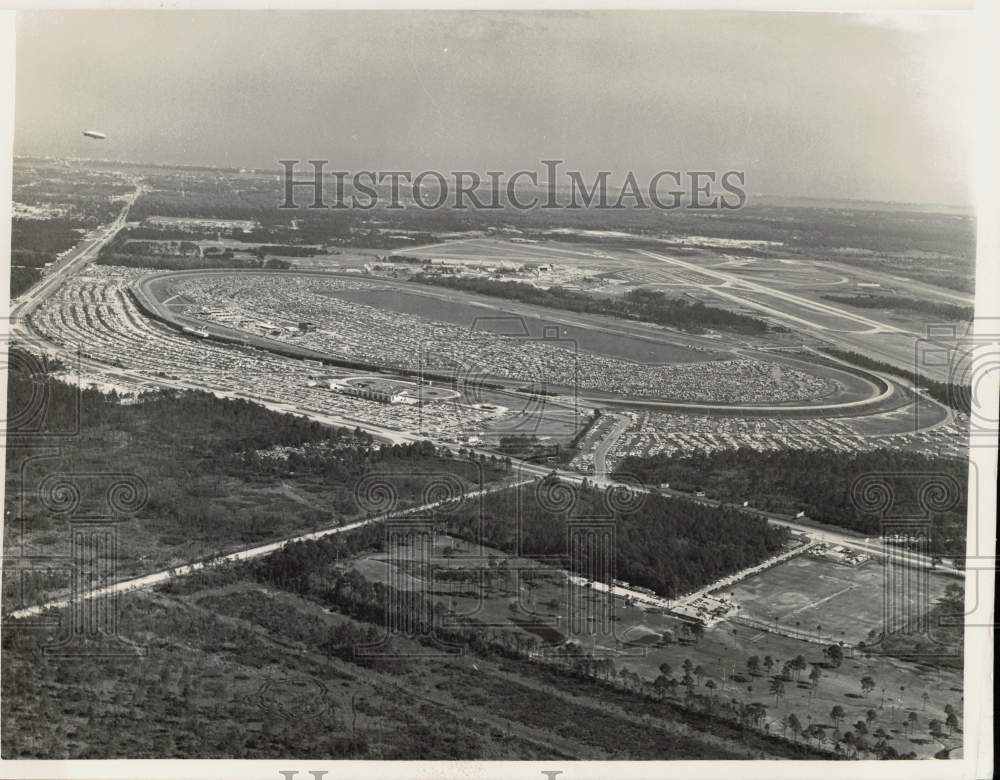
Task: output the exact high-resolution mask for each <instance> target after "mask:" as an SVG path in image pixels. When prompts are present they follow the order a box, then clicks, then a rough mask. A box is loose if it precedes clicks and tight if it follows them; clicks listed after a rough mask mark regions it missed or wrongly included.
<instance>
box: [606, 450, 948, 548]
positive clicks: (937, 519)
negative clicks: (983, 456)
mask: <svg viewBox="0 0 1000 780" xmlns="http://www.w3.org/2000/svg"><path fill="white" fill-rule="evenodd" d="M617 474H619V475H628V476H631V477H638V478H639V479H640V480H642V481H643V482H644V483H646V484H651V485H659V484H663V483H669V484H670V485H671V487H674V488H679V489H698V490H703V491H705V493H706V495H707V496H709V497H710V498H715V499H718V500H720V501H723V502H730V503H742V502H743V501H749V502H750V505H751V506H753V507H756V508H758V509H763V510H766V511H773V512H779V513H785V514H795V513H796V512H799V511H804V512H805V513H806V514H807V515H808V516H809V517H810V518H811V519H812V520H815V521H818V522H821V523H829V524H830V525H835V526H840V527H842V528H847V529H850V530H852V531H858V532H860V533H863V534H866V535H876V534H878V533H879V528H880V526H879V521H880V518H879V515H878V514H877V513H875V512H872V511H867V510H866V508H865V506H864V502H863V501H860V500H859V499H858V496H854V495H852V491H851V486H852V484H853V483H854V482H855V480H856V479H858V478H860V477H862V476H863V475H885V480H886V482H887V483H888V484H889V489H890V490H891V491H892V493H893V494H894V501H895V504H894V505H893V507H892V512H893V513H894V514H895V513H899V516H909V517H922V516H924V512H923V511H922V509H921V508H920V506H919V491H920V489H921V488H922V487H923V486H924V485H926V484H927V483H928V481H929V480H930V478H931V477H933V475H935V474H943V475H945V477H946V478H950V480H949V483H950V484H953V485H957V486H959V488H960V495H955V496H950V495H949V496H947V499H948V501H947V502H946V503H945V505H946V506H947V505H948V504H950V506H948V508H947V509H945V510H943V511H938V512H934V513H933V514H932V520H933V532H932V533H933V537H932V548H933V550H934V551H935V552H936V553H937V554H939V555H962V554H963V553H964V551H965V523H966V518H965V513H966V497H965V485H966V480H967V476H968V465H967V464H966V463H964V462H963V461H960V460H953V459H947V458H931V457H927V456H926V455H920V454H917V453H913V452H902V451H898V450H888V449H887V450H875V451H873V452H864V453H855V454H850V455H846V454H844V453H840V452H833V451H822V450H821V451H811V450H802V451H800V450H785V451H780V452H755V451H753V450H747V449H740V450H724V451H718V452H712V453H708V454H697V455H688V456H684V457H676V456H669V455H654V456H651V457H628V458H625V459H623V460H622V462H621V464H620V465H619V467H618V469H617ZM922 475H926V478H922Z"/></svg>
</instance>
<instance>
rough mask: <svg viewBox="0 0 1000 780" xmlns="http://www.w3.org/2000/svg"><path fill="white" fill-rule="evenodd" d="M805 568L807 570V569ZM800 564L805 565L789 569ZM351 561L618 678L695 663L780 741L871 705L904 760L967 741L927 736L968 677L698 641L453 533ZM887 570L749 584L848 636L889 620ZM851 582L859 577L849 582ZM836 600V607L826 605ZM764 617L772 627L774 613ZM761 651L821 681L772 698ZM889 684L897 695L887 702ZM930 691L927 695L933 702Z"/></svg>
mask: <svg viewBox="0 0 1000 780" xmlns="http://www.w3.org/2000/svg"><path fill="white" fill-rule="evenodd" d="M803 561H805V566H801V563H802V562H803ZM795 564H800V566H801V568H799V569H798V570H796V569H794V568H789V567H790V566H794V565H795ZM351 565H352V566H353V567H355V568H356V569H357V570H358V571H359V572H360V573H363V575H364V576H365V577H366V578H368V579H371V580H373V581H377V582H381V583H383V584H386V585H390V586H391V587H395V588H401V589H404V590H416V591H421V592H423V593H424V594H426V595H428V596H430V597H431V598H432V599H433V600H435V601H438V602H440V604H441V605H442V606H441V609H442V610H443V611H444V612H445V614H446V618H445V620H446V625H447V624H448V622H449V621H456V622H460V621H464V620H470V619H471V620H474V621H475V622H476V623H478V624H479V625H481V626H483V627H484V628H488V629H489V630H491V631H504V632H508V631H509V632H515V633H517V634H520V635H522V636H525V637H530V638H531V641H533V642H535V643H536V646H537V647H538V648H539V649H547V650H548V651H550V652H552V651H556V652H558V648H559V646H560V645H561V644H562V643H563V642H566V641H573V642H575V643H576V644H577V645H579V646H580V647H581V648H582V649H583V650H584V651H585V652H588V653H590V654H592V655H593V656H594V657H595V658H598V659H610V660H611V661H612V662H613V664H614V668H615V669H616V671H617V673H619V674H621V673H622V672H623V671H625V670H628V671H629V672H633V673H636V674H638V675H639V677H640V678H642V679H643V680H645V681H647V682H652V681H653V680H655V679H656V678H657V677H658V676H659V675H661V674H662V668H661V667H662V665H663V664H667V665H668V666H669V667H670V670H671V671H670V674H671V675H672V676H673V677H674V679H676V680H678V681H680V679H681V678H682V677H683V675H684V669H683V666H684V663H685V661H689V662H690V664H691V668H692V670H694V671H696V672H698V680H697V685H696V686H695V688H696V690H697V689H700V690H701V691H702V692H704V691H706V690H707V689H706V683H707V682H708V681H709V680H711V681H712V683H713V685H714V686H715V688H714V692H715V696H716V697H718V699H719V701H730V700H736V701H737V702H739V703H744V704H747V703H751V702H755V703H759V704H762V705H764V706H765V707H766V709H767V716H766V721H767V722H768V723H769V724H770V731H771V733H781V732H782V719H783V718H784V717H785V716H787V715H789V714H793V713H794V714H795V715H796V716H797V717H798V719H799V720H800V721H801V723H802V724H803V725H805V724H806V723H807V722H810V721H811V722H812V723H816V724H818V725H823V726H824V727H825V728H826V731H827V732H828V733H832V732H833V731H834V730H835V727H836V724H835V723H834V722H833V720H832V719H831V717H830V712H831V709H832V708H833V707H834V706H835V705H839V706H841V707H842V708H843V709H844V711H845V718H844V722H843V723H842V724H840V729H841V730H842V731H847V730H854V728H855V727H854V725H853V724H854V723H856V721H858V720H864V719H865V718H866V713H867V711H868V710H869V709H873V710H874V711H875V720H874V721H872V722H870V723H869V730H870V731H872V732H873V731H875V730H876V729H878V728H883V729H885V731H886V733H887V734H888V736H889V739H890V744H892V745H893V747H895V748H896V749H897V750H899V751H900V752H903V753H906V752H909V751H914V752H916V753H917V755H918V756H920V757H924V758H929V757H930V756H932V755H934V754H935V753H936V752H938V751H939V750H941V749H942V748H943V747H945V748H950V747H954V746H955V745H957V744H960V742H961V734H960V733H956V734H955V735H953V736H952V737H947V738H942V739H933V738H931V737H930V736H929V734H928V732H927V725H928V723H929V720H930V719H932V718H937V719H943V718H944V717H945V715H944V711H943V710H944V707H945V706H946V705H947V704H951V705H952V706H954V707H956V708H959V709H960V707H961V698H962V688H961V686H962V678H961V673H960V672H956V671H955V670H949V669H947V668H944V669H935V670H933V671H931V670H930V669H929V667H924V666H919V665H916V664H913V663H905V662H902V661H899V660H897V659H894V658H890V657H878V656H871V657H867V658H862V657H860V656H852V655H851V654H850V653H849V652H848V653H847V656H848V657H847V658H845V659H844V661H843V663H842V664H841V665H840V666H839V667H836V668H835V667H832V666H831V665H829V664H828V663H827V662H826V660H825V659H824V657H823V654H822V647H821V646H820V645H817V644H815V643H812V642H806V641H801V640H798V639H794V638H791V637H787V636H782V635H779V634H775V633H772V632H764V631H759V630H757V629H753V628H746V627H744V626H740V625H735V624H732V623H728V622H722V623H719V624H717V625H716V626H714V627H711V628H708V629H706V630H705V632H704V634H703V636H701V637H700V638H695V637H692V636H689V635H688V633H687V631H686V628H685V626H684V624H683V623H682V622H681V621H679V620H676V619H674V618H672V617H670V616H667V615H664V614H661V613H659V612H657V611H647V610H646V609H643V608H641V607H638V606H636V605H634V604H628V603H626V602H625V601H624V600H623V599H621V598H618V597H614V598H613V599H612V602H611V604H610V605H607V604H606V603H605V601H604V597H603V595H602V594H597V593H595V592H594V591H592V590H591V589H589V588H586V587H582V586H578V585H573V584H571V583H569V582H568V581H567V579H566V577H565V575H563V574H562V573H561V572H560V571H558V570H556V569H553V568H551V567H550V566H547V565H545V564H541V563H539V562H537V561H531V560H527V559H523V558H517V557H513V556H507V555H505V554H504V553H502V552H500V551H498V550H494V549H491V548H488V547H483V546H480V545H477V544H472V543H469V542H466V541H460V540H455V539H453V538H452V537H449V536H447V535H444V534H438V535H436V536H435V538H434V540H433V542H432V544H431V545H430V547H429V548H428V547H418V546H411V547H406V546H403V547H400V548H398V549H396V550H395V555H394V557H392V558H391V559H390V558H389V556H387V555H386V554H385V553H373V554H370V555H367V556H361V557H359V558H357V559H355V560H354V562H352V564H351ZM827 569H832V570H835V572H834V576H840V573H841V572H846V576H845V577H844V578H843V579H844V582H835V581H832V580H830V579H818V575H820V574H822V573H823V572H824V571H826V570H827ZM880 572H881V569H880V568H879V567H878V566H877V565H875V566H870V567H869V568H868V569H867V570H866V569H865V567H862V568H861V569H856V570H848V569H847V567H842V566H838V565H836V564H829V566H826V565H825V564H823V563H822V562H817V561H813V560H806V557H805V556H801V557H799V558H796V559H793V560H792V561H791V562H790V563H788V564H784V565H782V566H779V567H776V568H774V569H771V570H769V571H768V572H766V573H765V574H762V575H758V577H755V578H751V579H749V580H746V581H744V582H747V583H750V584H751V588H753V589H762V587H763V586H761V585H760V584H759V581H764V584H765V585H766V586H767V592H766V594H765V593H763V592H762V593H761V594H760V595H761V598H771V599H775V600H776V603H778V602H781V601H782V598H784V606H783V607H779V609H782V610H783V613H784V614H786V615H789V620H792V621H794V620H796V619H798V620H800V621H802V625H803V627H805V626H806V625H808V624H809V623H812V627H813V629H815V625H816V623H817V621H818V622H819V623H821V624H823V626H824V630H823V633H824V636H826V635H827V634H828V631H830V629H828V627H827V624H828V623H829V624H830V627H831V628H832V630H834V631H840V630H844V631H846V630H847V629H848V627H850V626H851V625H852V623H853V622H856V621H858V620H863V621H865V625H870V624H871V625H873V623H872V622H871V620H872V619H874V620H877V619H878V617H879V616H880V614H881V600H880V599H879V598H878V597H877V596H875V595H873V593H874V589H875V587H876V585H875V584H874V583H878V582H880ZM852 574H853V576H854V578H855V579H854V581H851V580H848V577H850V576H852ZM824 576H826V575H824ZM939 579H941V580H943V578H934V582H933V584H932V591H933V593H937V592H938V589H939V588H940V590H943V587H944V584H946V583H947V582H948V581H953V580H943V582H939V581H937V580H939ZM817 580H818V581H817ZM848 583H849V584H851V585H854V586H855V587H854V588H853V589H852V590H850V591H848V592H847V593H846V594H844V596H843V597H842V601H841V602H839V603H838V601H837V599H829V601H827V602H826V603H825V604H822V605H819V606H818V607H817V608H815V610H814V611H813V612H809V611H806V610H804V611H802V612H801V613H800V615H799V616H798V617H793V616H792V612H793V611H794V610H796V609H801V607H802V606H804V605H805V604H807V603H812V602H815V601H818V600H819V599H822V598H828V597H829V596H830V595H831V594H833V593H836V592H837V591H839V590H842V589H844V588H846V587H848ZM742 584H743V583H741V585H742ZM803 589H805V590H803ZM727 590H731V589H727ZM736 591H737V596H736V597H737V599H738V600H740V601H741V603H743V605H744V608H745V609H749V607H750V604H749V601H747V600H744V599H746V596H745V595H744V596H741V595H740V591H739V589H738V588H737V589H736ZM933 593H932V597H933ZM761 604H763V602H761ZM827 604H830V605H833V606H831V607H830V608H829V609H826V607H827ZM761 614H762V615H764V614H767V615H768V618H769V619H770V614H769V613H768V612H767V611H766V610H763V611H762V613H761ZM604 616H606V617H607V619H608V621H609V622H607V621H605V622H603V628H602V617H604ZM836 626H841V627H843V629H841V628H834V627H836ZM865 630H866V631H867V629H865ZM664 637H667V639H665V638H664ZM524 641H528V639H527V638H525V640H524ZM754 655H756V656H758V658H759V659H764V658H765V657H767V656H770V658H771V659H772V660H773V662H774V670H773V673H777V671H778V670H780V668H781V666H782V664H784V662H785V661H788V660H791V659H793V658H795V657H797V656H799V655H801V656H803V657H804V658H805V660H806V662H807V664H811V665H818V666H820V667H821V668H822V677H821V679H820V681H819V683H818V684H817V685H816V686H815V687H813V686H812V685H810V684H809V681H808V679H807V675H808V670H807V671H806V672H805V673H803V674H802V675H801V679H796V678H794V677H793V679H792V680H790V681H787V682H785V683H784V693H783V694H782V695H781V696H779V697H777V698H776V697H775V695H774V694H773V693H771V692H770V681H771V676H770V674H765V673H764V672H763V670H762V671H761V672H759V673H755V674H751V673H749V672H748V671H747V666H746V662H747V659H748V658H749V657H751V656H754ZM698 670H700V671H698ZM866 675H870V676H872V677H873V679H874V680H875V681H876V686H877V687H876V692H875V693H872V694H871V695H868V696H865V695H863V692H862V689H861V686H860V679H861V678H862V677H863V676H866ZM882 688H885V690H886V691H887V692H888V694H887V696H886V699H885V702H884V703H883V701H882V698H881V693H880V691H881V689H882ZM681 690H682V689H681ZM925 692H926V693H927V694H928V697H929V700H928V701H927V702H926V703H925V702H924V701H923V694H924V693H925ZM909 712H915V713H917V716H918V725H917V727H916V728H914V729H907V728H906V727H905V726H904V719H905V717H906V715H907V713H909ZM789 736H790V735H789Z"/></svg>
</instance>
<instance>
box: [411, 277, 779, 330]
mask: <svg viewBox="0 0 1000 780" xmlns="http://www.w3.org/2000/svg"><path fill="white" fill-rule="evenodd" d="M411 281H414V282H419V283H421V284H432V285H437V286H439V287H448V288H450V289H454V290H468V291H469V292H474V293H478V294H480V295H490V296H493V297H495V298H506V299H508V300H516V301H521V302H523V303H530V304H534V305H537V306H545V307H547V308H550V309H566V310H568V311H575V312H582V313H586V314H603V315H606V316H609V317H618V318H619V319H625V320H639V321H641V322H652V323H655V324H657V325H665V326H667V327H671V328H681V329H682V330H688V331H692V332H700V331H702V330H704V329H705V328H713V329H720V330H729V331H733V332H736V333H764V332H766V331H767V330H770V329H771V326H769V325H768V324H767V323H766V322H765V321H764V320H761V319H757V318H756V317H749V316H747V315H745V314H736V313H735V312H731V311H726V310H725V309H718V308H715V307H713V306H706V305H705V304H703V303H701V302H700V301H694V302H692V301H688V300H686V299H683V298H671V297H669V296H667V295H666V294H665V293H662V292H659V291H658V290H646V289H642V288H639V289H636V290H630V291H629V292H627V293H625V295H624V296H622V297H621V298H607V297H596V296H593V295H587V294H586V293H580V292H575V291H574V290H567V289H565V288H562V287H550V288H549V289H548V290H542V289H540V288H538V287H533V286H532V285H530V284H522V283H521V282H498V281H493V280H491V279H467V278H463V277H458V276H441V275H438V274H424V273H420V274H415V275H414V276H413V277H411Z"/></svg>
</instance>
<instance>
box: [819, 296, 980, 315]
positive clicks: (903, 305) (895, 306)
mask: <svg viewBox="0 0 1000 780" xmlns="http://www.w3.org/2000/svg"><path fill="white" fill-rule="evenodd" d="M820 297H821V298H823V299H824V300H827V301H833V302H834V303H846V304H847V305H848V306H857V307H858V308H861V309H887V310H889V311H906V312H913V313H915V314H926V315H930V316H932V317H941V318H943V319H947V320H971V319H972V317H973V314H974V313H975V309H974V308H973V307H972V306H959V305H958V304H956V303H944V302H943V301H928V300H921V299H919V298H907V297H906V296H903V295H875V294H868V295H833V294H828V295H821V296H820Z"/></svg>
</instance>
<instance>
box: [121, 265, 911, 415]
mask: <svg viewBox="0 0 1000 780" xmlns="http://www.w3.org/2000/svg"><path fill="white" fill-rule="evenodd" d="M246 274H252V275H262V274H266V275H276V276H283V275H284V276H288V275H294V276H302V275H307V276H317V277H325V278H331V277H333V278H338V279H348V280H351V281H353V282H372V281H374V282H376V283H377V284H379V285H383V286H384V285H392V286H399V287H400V289H402V290H405V291H406V292H407V293H408V294H414V293H416V294H426V295H428V296H432V297H433V296H437V295H440V294H442V292H447V293H448V294H449V295H451V296H453V297H454V295H455V292H456V291H453V290H448V291H442V290H438V289H435V288H429V289H425V288H424V286H423V285H415V284H407V283H397V282H395V281H394V280H387V279H383V278H378V279H376V280H372V279H369V278H363V277H359V276H357V275H344V274H336V273H330V272H321V271H289V270H261V269H247V270H243V269H218V270H208V271H206V270H191V271H170V272H157V273H152V274H150V275H148V276H145V277H143V278H142V279H140V280H139V281H137V282H135V283H134V284H132V285H131V287H130V292H131V294H132V296H133V298H134V300H135V302H136V304H137V305H138V307H139V309H140V310H141V311H142V312H143V313H144V314H145V315H146V316H149V317H151V318H153V319H155V320H158V321H159V322H161V323H163V324H166V325H168V326H170V327H172V328H175V329H177V330H181V331H182V332H186V333H187V334H188V335H191V336H192V337H193V338H197V336H196V335H193V334H192V331H198V332H200V333H202V334H205V335H204V336H203V338H207V339H209V340H212V341H217V342H222V343H227V344H230V345H251V346H254V347H257V348H259V349H264V350H267V351H270V352H273V353H276V354H280V355H284V356H286V357H292V358H298V359H309V360H315V361H319V362H321V363H323V364H327V365H331V366H338V367H342V368H350V369H355V370H361V371H373V372H386V373H391V374H403V375H407V374H409V375H416V374H419V373H421V372H420V368H419V366H418V365H417V364H415V365H414V366H413V367H412V369H411V370H406V369H404V370H400V368H399V366H385V365H378V364H376V363H372V362H365V361H359V360H357V359H352V358H350V357H349V356H344V355H338V354H333V353H328V352H318V351H316V350H313V349H309V348H303V347H301V346H299V345H296V344H293V343H289V342H288V341H281V340H277V339H271V338H268V337H267V336H263V335H258V334H255V333H250V332H248V331H245V330H241V329H238V328H235V327H231V326H225V325H221V324H219V323H218V322H211V321H208V320H205V319H201V318H198V317H194V316H191V315H190V314H182V313H180V312H178V311H176V310H175V309H174V308H172V306H170V305H169V304H168V302H169V301H170V300H171V298H172V297H176V296H175V295H174V294H173V292H172V290H174V288H175V285H176V283H177V282H179V281H180V280H182V279H183V280H185V281H190V280H191V279H192V278H199V277H205V278H212V277H218V276H220V275H246ZM460 295H461V296H462V297H463V299H464V298H466V297H468V298H470V299H475V300H476V301H477V305H478V301H479V300H484V301H489V302H490V305H491V306H492V307H493V308H494V309H495V310H497V311H505V310H507V309H508V308H509V309H510V310H512V311H515V312H516V313H517V315H518V316H520V315H524V314H525V313H528V312H530V313H531V314H532V315H533V316H545V317H551V314H552V312H551V310H548V309H544V308H542V307H531V306H527V305H516V306H514V305H511V306H509V307H508V301H506V300H503V301H498V300H497V299H489V298H484V297H482V296H474V295H467V294H466V293H460ZM511 303H514V302H511ZM501 305H502V306H503V308H500V306H501ZM556 313H557V314H558V315H563V314H568V315H572V322H573V323H574V325H575V326H577V327H580V326H582V325H586V326H588V327H593V328H600V329H604V328H608V327H609V325H608V318H604V317H594V318H590V317H588V316H587V315H580V314H577V313H571V312H561V311H560V312H556ZM626 324H631V323H626ZM630 335H631V334H630ZM641 338H643V339H650V338H651V337H650V336H649V335H648V334H647V333H644V334H643V335H642V336H641ZM663 341H664V342H666V343H670V342H669V341H668V339H666V338H664V339H663ZM715 346H716V349H718V344H716V345H715ZM728 352H729V353H730V356H732V357H751V358H758V359H765V360H768V361H772V362H777V363H780V364H783V365H785V366H789V367H794V368H798V369H800V370H807V371H809V372H812V373H814V374H817V375H820V376H823V377H826V378H827V379H830V380H832V385H833V387H834V390H833V391H832V392H831V393H829V394H828V395H827V396H825V397H823V398H816V399H813V400H812V401H810V402H786V403H773V404H772V403H696V402H689V401H686V400H684V399H673V398H648V397H646V398H642V397H635V396H631V395H614V394H608V393H601V392H595V391H590V390H585V389H579V390H577V389H576V388H571V387H562V388H561V387H559V386H556V385H550V389H552V390H556V391H557V392H560V391H562V392H565V393H566V394H573V395H577V396H578V397H579V398H580V399H582V400H584V401H586V402H589V403H592V404H596V405H610V406H617V407H632V408H650V409H661V410H666V411H670V410H675V411H678V412H695V413H700V414H753V415H758V416H783V417H789V416H791V417H809V416H824V417H829V416H839V415H858V414H875V413H880V412H885V411H888V410H891V409H895V408H900V407H902V406H904V405H906V404H908V403H912V402H913V396H912V393H911V391H910V390H909V389H908V388H906V387H905V386H904V385H903V384H902V383H898V382H897V381H896V380H895V379H894V378H892V377H890V376H887V375H883V374H879V373H877V372H873V371H869V370H864V369H860V368H857V367H854V366H850V365H848V364H845V363H843V362H841V361H832V360H827V359H824V358H822V357H820V356H818V355H816V356H815V357H814V356H813V355H811V354H802V353H797V354H795V355H789V354H787V353H784V352H781V351H775V352H770V351H766V352H765V351H759V350H750V349H745V348H733V349H731V350H728ZM424 376H425V377H427V378H430V379H441V380H448V381H450V380H452V379H453V377H452V376H447V375H432V374H429V373H426V372H425V373H424ZM491 381H493V380H492V379H491ZM495 381H496V383H497V387H498V389H500V387H501V386H502V387H503V389H505V390H516V389H517V388H519V387H523V386H524V384H525V383H524V382H518V381H515V380H511V379H510V378H506V379H505V378H496V380H495Z"/></svg>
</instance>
